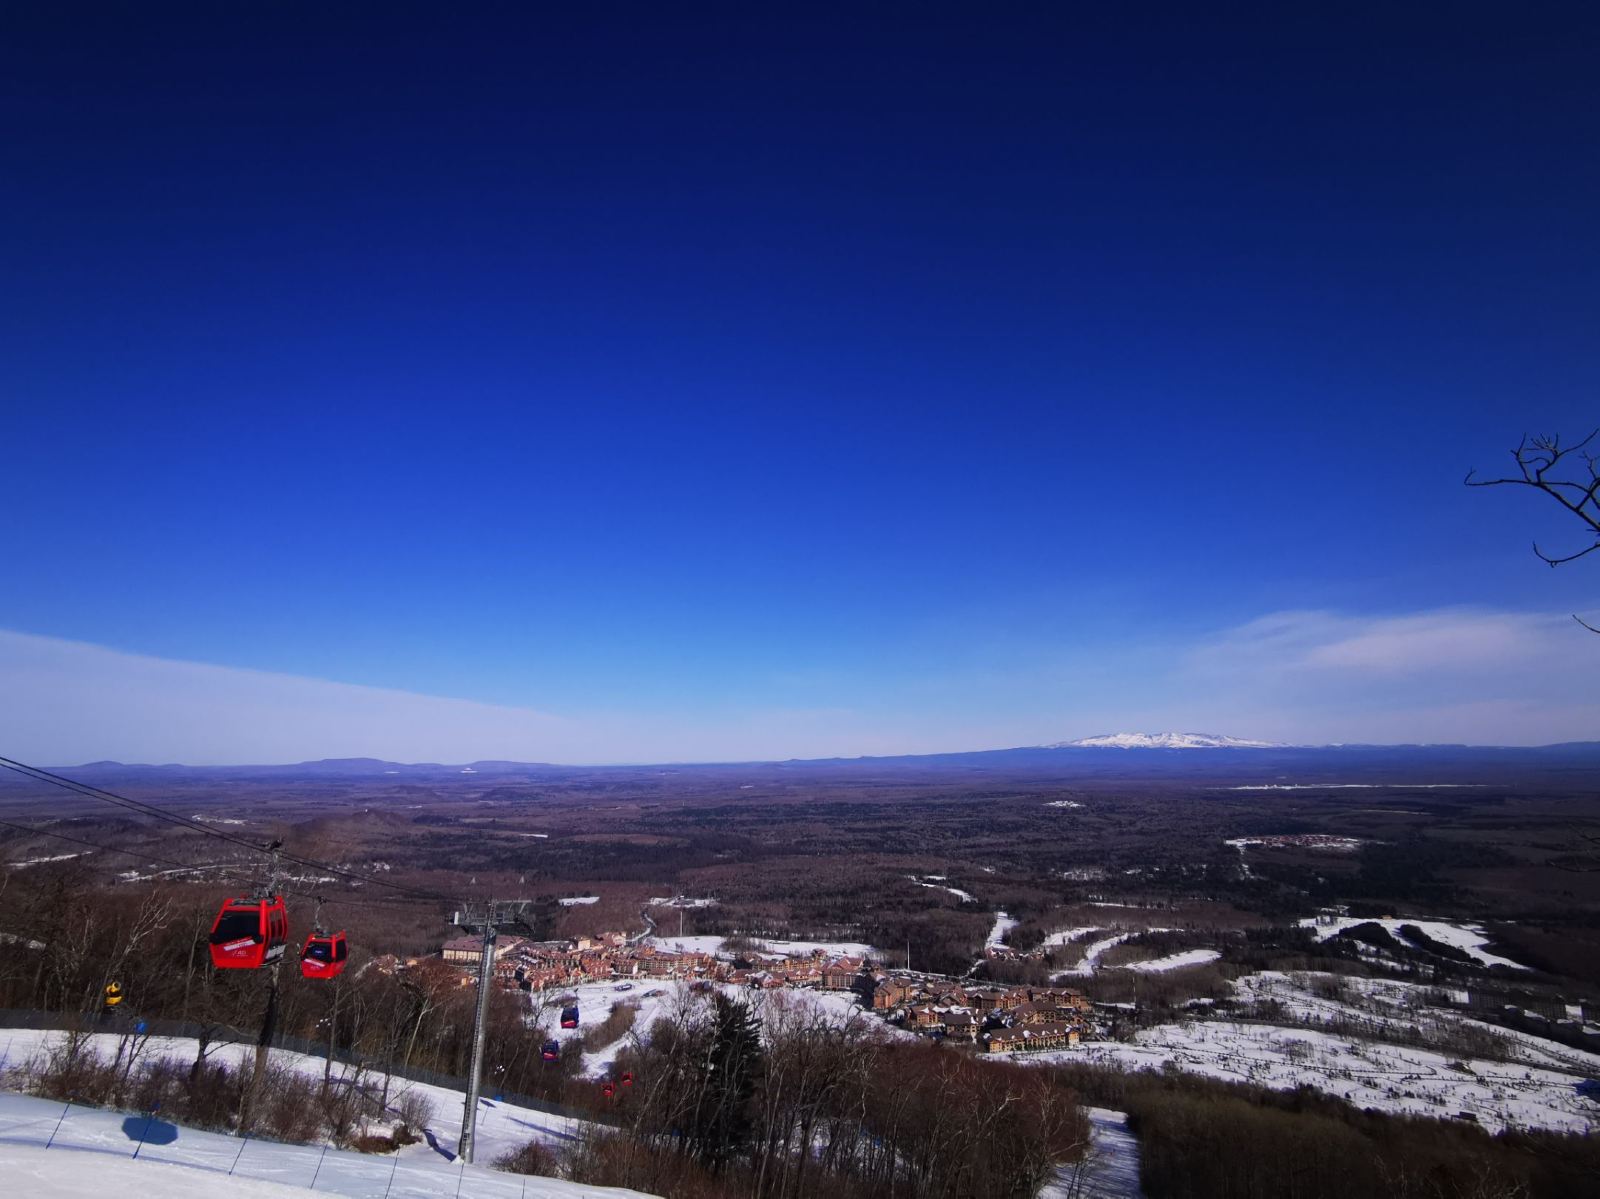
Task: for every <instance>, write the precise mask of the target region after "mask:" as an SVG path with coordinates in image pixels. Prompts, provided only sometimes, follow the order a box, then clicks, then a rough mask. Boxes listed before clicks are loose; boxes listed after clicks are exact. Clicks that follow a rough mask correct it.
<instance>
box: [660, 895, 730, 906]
mask: <svg viewBox="0 0 1600 1199" xmlns="http://www.w3.org/2000/svg"><path fill="white" fill-rule="evenodd" d="M645 902H646V903H648V904H649V905H650V906H651V907H657V908H714V907H716V906H717V901H716V900H715V899H706V898H701V899H696V898H694V897H693V896H689V895H668V896H662V897H660V898H658V899H648V900H646V901H645Z"/></svg>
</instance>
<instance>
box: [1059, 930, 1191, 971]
mask: <svg viewBox="0 0 1600 1199" xmlns="http://www.w3.org/2000/svg"><path fill="white" fill-rule="evenodd" d="M1067 931H1069V932H1072V931H1077V930H1072V929H1069V930H1067ZM1171 931H1173V930H1171V929H1168V928H1150V929H1135V930H1134V931H1132V932H1126V933H1113V934H1112V935H1111V936H1109V937H1101V938H1100V939H1099V940H1098V941H1092V942H1090V944H1089V948H1087V949H1085V950H1084V951H1083V957H1082V959H1080V960H1079V962H1078V964H1077V965H1076V966H1073V967H1071V968H1069V969H1067V970H1059V971H1057V972H1056V973H1055V974H1052V975H1051V976H1050V977H1051V979H1052V981H1053V980H1055V979H1058V978H1083V977H1084V976H1085V975H1089V974H1093V973H1094V972H1095V971H1096V970H1098V969H1100V957H1101V955H1102V954H1104V953H1105V951H1106V950H1108V949H1110V948H1111V947H1112V946H1113V945H1121V944H1122V943H1123V942H1124V941H1126V940H1127V939H1128V938H1129V937H1137V936H1138V935H1139V934H1140V933H1142V932H1151V933H1166V932H1171ZM1191 952H1197V953H1204V952H1209V951H1207V950H1194V951H1191ZM1174 956H1182V955H1174ZM1182 964H1185V965H1187V964H1190V963H1182ZM1146 968H1147V969H1148V968H1149V967H1148V966H1146ZM1174 968H1175V967H1172V966H1168V967H1163V969H1169V970H1170V969H1174Z"/></svg>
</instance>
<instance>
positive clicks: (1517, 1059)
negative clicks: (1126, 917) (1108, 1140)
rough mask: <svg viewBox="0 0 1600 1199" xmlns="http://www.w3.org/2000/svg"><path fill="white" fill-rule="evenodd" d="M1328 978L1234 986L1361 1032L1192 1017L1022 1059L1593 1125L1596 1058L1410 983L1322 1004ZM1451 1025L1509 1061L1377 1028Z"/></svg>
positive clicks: (1510, 1120) (1294, 1012)
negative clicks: (1432, 1001)
mask: <svg viewBox="0 0 1600 1199" xmlns="http://www.w3.org/2000/svg"><path fill="white" fill-rule="evenodd" d="M1335 978H1336V976H1334V975H1317V974H1309V975H1285V974H1281V973H1277V972H1266V973H1262V974H1255V975H1248V976H1246V977H1245V978H1242V979H1240V980H1239V981H1238V983H1237V984H1236V987H1237V989H1238V993H1239V997H1240V998H1241V999H1246V1000H1263V999H1271V1000H1275V1001H1277V1002H1278V1003H1281V1004H1283V1007H1284V1011H1285V1014H1286V1017H1287V1018H1290V1019H1296V1020H1301V1021H1305V1022H1307V1023H1311V1024H1317V1023H1322V1024H1326V1023H1328V1022H1330V1021H1334V1020H1342V1021H1357V1022H1363V1023H1365V1024H1366V1025H1367V1027H1369V1028H1370V1029H1371V1031H1372V1034H1373V1035H1372V1036H1371V1037H1367V1036H1360V1037H1352V1036H1350V1035H1346V1034H1340V1035H1337V1036H1336V1035H1333V1034H1331V1033H1328V1032H1324V1031H1320V1030H1319V1029H1317V1028H1315V1027H1277V1026H1274V1025H1266V1024H1254V1023H1251V1024H1246V1023H1241V1022H1237V1021H1223V1020H1218V1021H1207V1020H1197V1021H1193V1022H1186V1023H1180V1024H1164V1025H1159V1026H1157V1027H1155V1028H1149V1029H1143V1030H1141V1031H1140V1032H1138V1033H1137V1034H1135V1038H1134V1040H1133V1041H1132V1042H1130V1043H1112V1042H1096V1043H1094V1044H1092V1045H1085V1046H1084V1047H1082V1048H1080V1049H1076V1050H1068V1051H1063V1052H1060V1053H1044V1054H1038V1055H1035V1056H1034V1057H1031V1058H1029V1059H1027V1060H1030V1061H1079V1062H1082V1061H1090V1062H1098V1063H1103V1064H1107V1065H1116V1066H1121V1067H1123V1068H1127V1069H1147V1070H1159V1069H1161V1068H1162V1067H1164V1066H1165V1065H1167V1064H1168V1063H1171V1064H1172V1065H1174V1066H1176V1067H1177V1068H1178V1069H1181V1070H1187V1071H1190V1072H1192V1073H1196V1074H1204V1075H1207V1076H1210V1077H1213V1078H1220V1079H1224V1080H1226V1081H1230V1082H1248V1083H1255V1084H1257V1085H1260V1086H1267V1087H1273V1088H1277V1089H1284V1090H1287V1089H1292V1088H1294V1087H1296V1086H1301V1085H1307V1086H1312V1087H1315V1088H1316V1089H1317V1090H1319V1091H1323V1092H1326V1093H1328V1094H1330V1095H1336V1096H1339V1097H1341V1098H1344V1099H1347V1100H1349V1101H1350V1102H1351V1103H1353V1104H1355V1105H1356V1106H1357V1107H1363V1108H1365V1107H1372V1108H1377V1109H1379V1110H1381V1111H1386V1112H1392V1113H1397V1114H1406V1115H1416V1116H1431V1117H1434V1118H1446V1119H1448V1118H1451V1117H1455V1116H1457V1115H1459V1114H1462V1113H1467V1114H1470V1115H1471V1116H1472V1117H1473V1118H1474V1119H1475V1120H1476V1121H1477V1122H1478V1123H1479V1124H1481V1125H1482V1126H1483V1127H1484V1128H1486V1129H1488V1130H1489V1131H1490V1132H1498V1131H1500V1130H1501V1129H1503V1128H1506V1127H1518V1128H1545V1129H1552V1130H1555V1131H1559V1132H1576V1133H1587V1132H1591V1131H1593V1130H1594V1129H1595V1128H1596V1127H1600V1104H1597V1103H1596V1102H1595V1101H1594V1100H1592V1099H1586V1098H1583V1097H1582V1096H1580V1095H1579V1093H1578V1086H1579V1084H1580V1083H1581V1082H1582V1081H1583V1080H1584V1079H1585V1078H1590V1077H1595V1076H1597V1075H1600V1055H1596V1054H1591V1053H1585V1052H1583V1051H1581V1050H1577V1049H1569V1048H1567V1047H1566V1046H1563V1045H1558V1044H1555V1043H1553V1042H1549V1041H1545V1040H1542V1039H1541V1038H1538V1037H1534V1036H1531V1035H1528V1034H1525V1033H1523V1034H1518V1033H1509V1032H1506V1031H1505V1030H1502V1029H1491V1028H1489V1026H1487V1025H1484V1024H1482V1023H1480V1022H1478V1021H1474V1020H1471V1019H1470V1018H1468V1017H1465V1016H1462V1015H1459V1014H1457V1013H1454V1012H1449V1011H1445V1010H1439V1009H1426V1008H1425V1007H1424V1006H1423V1002H1422V1001H1423V998H1424V993H1425V992H1426V991H1427V988H1423V987H1417V986H1415V985H1413V984H1409V983H1401V982H1396V981H1391V980H1374V979H1343V980H1342V982H1343V983H1344V985H1346V986H1349V987H1350V988H1351V990H1352V992H1353V995H1354V1001H1353V1002H1342V1001H1339V1000H1336V999H1326V998H1322V997H1319V996H1318V995H1316V994H1314V993H1313V991H1312V990H1311V987H1312V986H1313V985H1315V984H1317V983H1318V982H1319V980H1333V979H1335ZM1452 1024H1453V1025H1456V1026H1458V1027H1460V1028H1470V1029H1477V1030H1479V1031H1487V1032H1491V1033H1493V1034H1495V1035H1497V1036H1499V1037H1501V1038H1502V1042H1503V1043H1504V1044H1505V1045H1506V1046H1507V1048H1508V1050H1509V1051H1510V1052H1511V1054H1512V1056H1513V1058H1514V1060H1512V1061H1488V1060H1483V1059H1479V1058H1463V1057H1462V1056H1461V1055H1459V1054H1456V1053H1446V1052H1442V1051H1436V1050H1433V1049H1423V1048H1414V1047H1412V1046H1409V1045H1395V1044H1389V1043H1386V1042H1385V1041H1383V1040H1381V1039H1378V1038H1381V1037H1382V1036H1383V1035H1384V1034H1385V1033H1389V1034H1391V1035H1396V1036H1398V1035H1400V1034H1401V1033H1402V1031H1406V1030H1416V1029H1419V1028H1420V1029H1423V1030H1424V1031H1426V1030H1429V1029H1435V1030H1442V1029H1446V1028H1447V1027H1448V1026H1449V1025H1452Z"/></svg>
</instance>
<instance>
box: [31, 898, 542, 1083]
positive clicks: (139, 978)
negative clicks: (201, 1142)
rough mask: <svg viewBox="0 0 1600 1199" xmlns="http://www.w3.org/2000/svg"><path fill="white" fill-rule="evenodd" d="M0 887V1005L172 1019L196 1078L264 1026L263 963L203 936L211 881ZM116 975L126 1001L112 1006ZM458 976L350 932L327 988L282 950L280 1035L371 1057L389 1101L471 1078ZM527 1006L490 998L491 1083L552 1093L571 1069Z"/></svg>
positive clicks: (466, 1013)
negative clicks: (235, 956)
mask: <svg viewBox="0 0 1600 1199" xmlns="http://www.w3.org/2000/svg"><path fill="white" fill-rule="evenodd" d="M0 881H3V885H0V935H4V936H5V937H6V938H7V940H6V943H5V944H4V946H3V947H0V1008H17V1009H28V1010H38V1011H46V1012H55V1013H64V1014H71V1015H77V1016H81V1017H83V1019H84V1021H85V1027H93V1028H96V1029H98V1030H101V1031H112V1032H116V1031H120V1030H124V1029H129V1028H133V1027H135V1026H136V1025H138V1024H139V1023H141V1022H144V1023H146V1024H149V1023H151V1022H157V1021H163V1020H171V1021H178V1022H181V1023H183V1024H185V1025H187V1026H188V1027H187V1028H186V1030H185V1031H187V1032H188V1033H190V1034H191V1035H193V1036H194V1037H195V1041H196V1044H195V1056H194V1059H193V1061H192V1063H191V1064H190V1077H191V1078H192V1079H195V1080H198V1079H199V1077H200V1075H201V1073H202V1071H203V1070H204V1069H205V1067H206V1065H207V1063H208V1061H210V1060H211V1058H212V1056H213V1055H214V1053H215V1050H216V1048H217V1046H218V1045H220V1044H223V1043H225V1042H230V1041H231V1042H237V1041H240V1040H250V1039H253V1038H254V1037H255V1035H256V1034H257V1032H258V1030H259V1029H260V1027H261V1025H262V1020H263V1015H264V1012H265V1006H266V1000H267V989H268V982H269V980H268V977H267V976H268V971H265V970H262V971H254V970H221V971H219V970H215V969H213V968H212V966H211V963H210V955H209V952H208V949H207V945H206V939H207V936H208V934H209V932H210V926H211V919H212V917H213V915H214V914H215V911H216V903H217V899H218V897H217V896H215V895H213V894H211V893H209V892H208V891H207V890H206V889H204V888H197V887H192V886H186V885H181V884H180V885H175V886H169V887H165V888H163V887H160V886H149V885H132V886H116V887H97V886H95V885H94V884H93V883H92V881H91V880H90V879H89V878H87V877H86V876H84V875H83V874H81V873H80V872H78V871H75V870H73V869H72V868H71V867H56V866H51V867H45V868H30V869H28V870H23V871H8V872H5V873H4V874H0ZM112 981H115V982H117V983H118V984H119V986H120V988H121V995H122V996H123V999H122V1002H121V1003H120V1004H119V1005H118V1006H117V1007H116V1008H115V1009H108V1008H107V1007H106V1006H105V1003H104V997H105V988H106V986H107V985H108V984H109V983H111V982H112ZM460 981H461V974H460V971H458V970H455V969H453V968H451V967H448V966H444V965H443V964H442V963H439V962H438V961H436V960H435V961H432V962H429V963H425V964H423V965H421V966H418V967H413V968H410V969H405V970H398V969H395V968H394V967H393V961H392V959H381V958H380V959H374V958H373V957H371V955H370V954H369V953H368V952H367V950H366V949H365V948H364V943H363V942H361V941H359V940H358V941H357V942H356V949H355V953H354V956H353V957H352V960H351V963H350V966H349V968H348V969H347V970H346V972H345V974H344V975H343V976H341V977H340V978H339V979H337V980H334V981H332V982H310V981H306V980H302V979H300V978H299V977H298V973H297V971H296V967H295V963H294V961H293V960H292V955H291V959H290V960H288V961H286V963H285V964H284V966H283V967H282V970H281V972H280V987H279V1005H278V1014H277V1027H278V1031H279V1033H280V1034H282V1035H283V1036H285V1037H293V1038H299V1039H300V1040H302V1041H305V1042H310V1043H311V1044H313V1045H315V1046H317V1047H319V1048H321V1049H322V1051H324V1052H329V1056H330V1063H331V1059H332V1057H333V1056H350V1057H355V1058H358V1059H359V1060H361V1061H362V1062H364V1063H366V1064H367V1066H368V1069H369V1070H370V1071H371V1072H372V1074H373V1076H374V1078H375V1079H381V1080H382V1081H381V1083H380V1084H379V1085H380V1086H381V1095H382V1098H383V1100H384V1101H387V1100H388V1098H389V1094H390V1076H391V1073H392V1072H394V1071H401V1072H404V1071H407V1070H418V1069H420V1070H431V1071H436V1072H438V1073H440V1074H446V1075H453V1076H460V1075H462V1074H464V1073H465V1072H466V1068H467V1063H468V1058H469V1055H470V1051H471V1036H472V1011H471V1008H472V1003H473V998H474V997H473V993H472V989H471V988H463V987H462V986H461V985H460ZM528 1011H529V1010H528V1006H527V1003H526V1000H524V999H523V998H522V997H520V996H518V995H515V994H508V993H501V992H497V993H496V994H495V995H494V997H493V1004H492V1006H491V1009H490V1037H489V1042H488V1050H487V1053H486V1055H485V1067H486V1077H488V1079H489V1080H490V1082H491V1084H492V1085H493V1086H494V1088H495V1089H496V1090H505V1091H517V1092H523V1093H530V1094H537V1095H544V1096H549V1097H552V1098H555V1097H561V1096H563V1095H564V1093H565V1092H566V1091H567V1089H568V1088H569V1087H571V1086H572V1084H571V1080H570V1075H571V1074H572V1071H573V1063H571V1062H563V1063H558V1064H555V1065H550V1064H547V1063H544V1062H542V1061H541V1060H540V1056H539V1045H540V1041H541V1029H540V1028H539V1027H537V1023H538V1022H537V1021H536V1020H535V1021H530V1020H528V1019H526V1017H527V1016H528ZM330 1073H331V1071H330Z"/></svg>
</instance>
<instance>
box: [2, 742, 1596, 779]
mask: <svg viewBox="0 0 1600 1199" xmlns="http://www.w3.org/2000/svg"><path fill="white" fill-rule="evenodd" d="M1112 750H1115V751H1116V752H1110V751H1112ZM1200 750H1203V751H1204V752H1192V751H1200ZM1533 768H1539V769H1549V770H1555V771H1571V770H1578V771H1583V772H1600V741H1575V742H1561V743H1556V744H1552V745H1521V746H1518V745H1460V744H1455V745H1447V744H1426V745H1419V744H1415V743H1411V744H1391V745H1375V744H1348V743H1347V744H1333V745H1273V744H1271V743H1268V742H1262V741H1254V740H1248V739H1245V738H1237V737H1226V736H1222V735H1220V734H1202V733H1112V734H1104V735H1100V736H1095V737H1085V738H1082V739H1080V740H1077V741H1063V742H1057V743H1055V744H1053V745H1031V746H1014V747H1011V748H1006V749H980V750H965V751H954V752H947V753H931V754H886V755H879V756H870V757H849V758H808V759H793V758H791V759H757V760H750V759H746V760H745V761H724V762H716V761H699V762H694V761H679V762H660V763H630V764H610V765H607V764H603V763H590V764H581V765H577V764H560V765H558V764H555V763H550V762H517V761H492V760H479V761H475V762H460V763H454V764H448V763H439V762H393V761H386V760H384V759H381V758H331V759H323V760H321V761H316V762H295V763H280V764H253V765H252V764H239V765H209V766H191V765H182V764H179V763H166V764H161V765H154V764H144V763H123V762H113V761H99V762H87V763H81V764H79V765H75V766H60V767H54V768H53V769H55V770H56V771H57V772H58V773H60V774H64V775H66V776H68V777H70V778H75V779H81V780H83V781H85V782H95V781H99V782H104V783H113V782H123V781H127V782H143V783H146V784H148V783H155V782H162V783H176V782H182V781H190V782H197V783H205V784H207V785H211V784H214V783H221V782H228V781H234V782H259V783H268V784H271V783H280V782H281V783H292V782H294V781H296V780H313V779H329V780H340V781H342V782H357V781H360V782H382V783H385V784H390V785H394V784H400V785H406V784H424V785H426V784H432V783H439V782H443V781H445V780H454V781H457V782H462V781H466V780H469V779H470V780H475V781H478V782H481V783H485V784H488V785H490V786H498V785H501V784H505V783H516V782H549V781H557V780H575V779H582V778H587V777H592V776H593V775H595V774H596V773H597V772H603V773H606V774H609V775H612V776H615V777H618V778H626V777H631V776H633V775H635V774H637V773H640V772H646V771H648V772H651V773H655V774H660V773H663V772H665V773H669V774H676V773H679V772H681V771H686V770H705V771H710V772H713V773H720V774H739V775H741V776H747V775H749V772H750V771H752V770H761V771H766V772H772V776H773V777H778V776H780V775H784V776H792V775H795V774H797V773H801V772H809V771H817V772H820V773H823V774H837V773H839V772H841V771H854V772H862V771H865V772H884V771H891V772H901V771H931V772H948V771H956V772H967V773H973V774H993V773H995V772H1005V771H1022V772H1025V773H1029V774H1035V775H1042V776H1050V777H1055V778H1113V777H1130V776H1132V775H1144V776H1150V777H1156V776H1159V777H1167V778H1178V777H1184V776H1188V777H1191V778H1200V777H1207V778H1218V779H1221V778H1223V777H1231V778H1233V779H1234V780H1235V781H1238V780H1254V781H1283V780H1284V779H1291V778H1292V779H1294V780H1296V781H1302V782H1304V781H1313V780H1322V781H1339V782H1348V781H1364V780H1369V779H1372V778H1379V779H1381V780H1382V781H1384V782H1405V781H1412V782H1416V781H1425V782H1430V783H1452V782H1456V781H1459V780H1458V777H1457V774H1456V772H1458V771H1459V772H1473V773H1472V776H1471V777H1478V774H1477V772H1480V771H1482V770H1488V769H1493V770H1497V771H1500V772H1502V776H1503V777H1505V778H1512V779H1514V778H1516V777H1518V776H1520V775H1521V773H1522V772H1524V771H1526V770H1528V769H1533ZM1460 777H1462V778H1465V777H1467V774H1466V773H1462V774H1461V775H1460ZM1572 781H1573V782H1574V784H1575V785H1576V784H1577V776H1572ZM1596 781H1597V785H1600V779H1597V780H1596ZM13 785H27V784H26V780H24V779H23V778H22V777H21V776H18V775H13V774H11V773H10V772H0V787H10V786H13Z"/></svg>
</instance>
